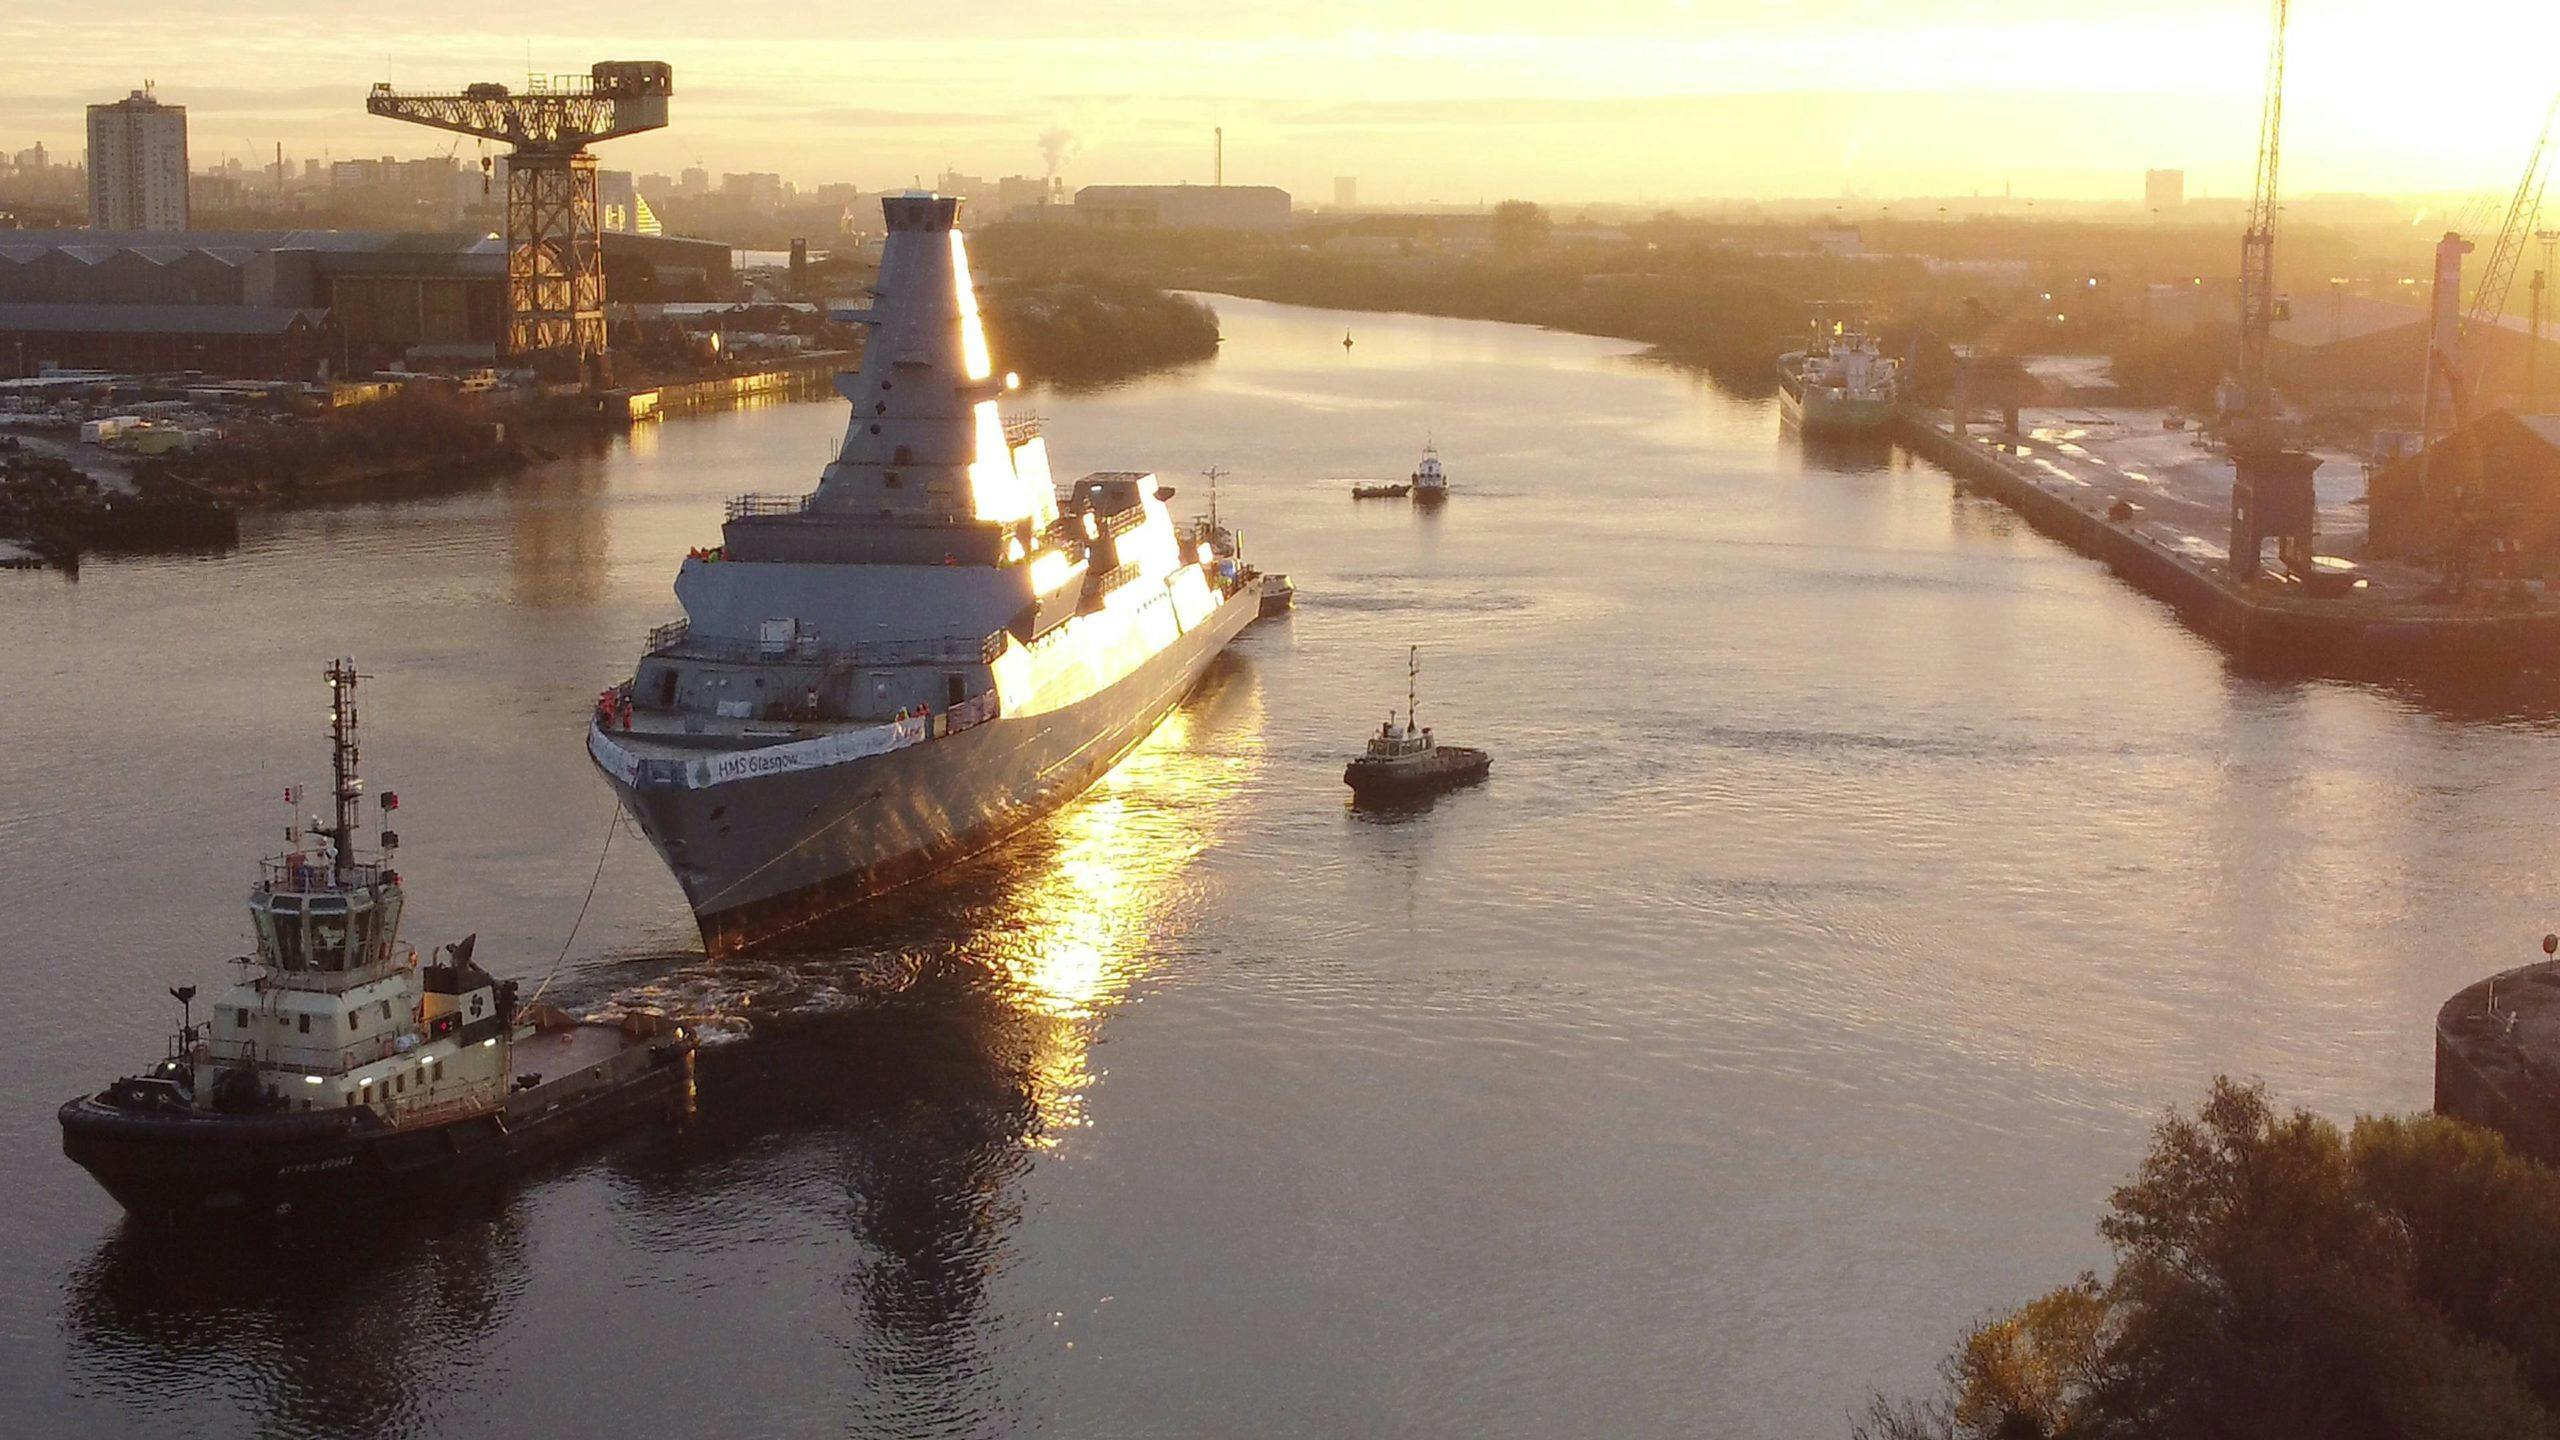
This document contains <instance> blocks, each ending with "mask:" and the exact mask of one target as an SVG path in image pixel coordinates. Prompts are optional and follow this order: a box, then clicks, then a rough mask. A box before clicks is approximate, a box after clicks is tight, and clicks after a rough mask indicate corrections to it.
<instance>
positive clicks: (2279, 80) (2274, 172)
mask: <svg viewBox="0 0 2560 1440" xmlns="http://www.w3.org/2000/svg"><path fill="white" fill-rule="evenodd" d="M2273 10H2274V16H2273V19H2274V26H2273V29H2274V32H2275V33H2274V38H2273V41H2272V42H2271V43H2270V44H2269V46H2268V49H2267V91H2266V98H2265V100H2264V102H2263V104H2262V105H2261V108H2260V110H2259V113H2258V178H2257V184H2256V186H2255V188H2254V190H2253V192H2252V194H2251V196H2250V200H2249V228H2248V230H2247V231H2246V232H2245V233H2244V234H2243V235H2242V236H2241V239H2240V408H2239V410H2238V411H2237V413H2235V414H2233V415H2231V416H2229V417H2228V423H2227V429H2226V431H2225V433H2226V435H2227V437H2228V439H2229V441H2230V449H2231V462H2232V476H2231V571H2230V573H2231V578H2232V579H2234V580H2236V581H2238V582H2239V583H2241V584H2243V585H2248V584H2252V583H2254V582H2255V581H2256V580H2257V579H2258V577H2259V575H2260V574H2262V573H2263V572H2264V566H2265V564H2266V542H2267V541H2269V540H2273V541H2275V542H2276V556H2277V559H2278V560H2279V561H2281V562H2282V563H2283V565H2284V566H2285V568H2286V569H2288V570H2290V571H2292V572H2293V573H2294V574H2296V575H2303V574H2307V573H2309V571H2310V570H2311V567H2312V548H2313V545H2314V543H2315V542H2316V540H2317V538H2318V529H2319V497H2318V494H2317V492H2316V491H2315V490H2314V489H2313V487H2312V482H2311V476H2312V472H2313V471H2315V470H2318V469H2319V468H2320V460H2319V457H2317V456H2314V455H2309V454H2306V453H2304V452H2302V451H2299V450H2295V449H2293V448H2291V447H2290V446H2288V445H2286V444H2285V429H2284V407H2283V405H2282V404H2281V403H2280V402H2279V401H2278V400H2277V398H2276V393H2275V385H2274V382H2273V381H2272V380H2271V379H2270V378H2269V377H2268V374H2267V352H2268V349H2269V346H2270V336H2271V334H2272V332H2273V331H2274V329H2275V327H2276V325H2277V324H2278V323H2280V322H2282V321H2284V320H2288V319H2291V318H2292V302H2291V301H2289V300H2287V299H2286V298H2285V297H2284V296H2282V295H2280V294H2278V293H2277V292H2276V220H2277V217H2278V216H2279V214H2281V212H2282V209H2283V206H2282V202H2281V200H2280V199H2279V197H2280V196H2281V195H2282V193H2283V191H2282V189H2281V187H2280V185H2279V183H2278V179H2279V171H2280V167H2281V162H2282V159H2283V155H2284V43H2285V29H2286V26H2287V24H2288V22H2289V21H2290V20H2291V18H2292V17H2291V5H2290V3H2289V0H2274V5H2273Z"/></svg>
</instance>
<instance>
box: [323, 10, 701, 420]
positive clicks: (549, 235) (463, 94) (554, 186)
mask: <svg viewBox="0 0 2560 1440" xmlns="http://www.w3.org/2000/svg"><path fill="white" fill-rule="evenodd" d="M674 93H675V69H674V67H673V66H670V65H667V64H665V63H663V62H661V61H656V60H607V61H602V62H599V63H598V64H596V65H594V66H592V67H590V68H589V70H588V72H587V73H586V74H584V75H555V76H537V77H535V78H533V79H532V80H530V81H528V82H527V84H526V87H525V89H524V90H523V91H522V92H521V93H518V92H514V91H511V90H509V89H508V88H507V87H506V86H504V85H498V84H487V83H483V84H476V85H467V86H464V87H463V88H462V89H461V90H459V91H436V92H423V93H421V92H409V91H399V90H394V89H392V88H391V86H390V85H389V84H388V83H385V84H380V85H376V86H374V87H373V91H372V93H371V94H369V95H367V96H366V97H365V102H364V108H365V109H366V110H367V111H368V112H370V113H372V114H375V115H380V116H383V117H385V118H386V119H391V120H404V121H407V122H408V123H410V124H412V125H426V126H431V127H433V128H435V129H438V130H450V131H454V132H457V133H459V134H463V135H472V136H477V137H479V138H481V139H483V140H498V141H503V142H505V143H506V145H507V146H508V147H509V148H508V152H507V333H506V346H505V353H506V354H508V355H509V356H512V357H515V358H518V359H526V360H530V359H534V358H536V357H540V356H543V355H561V356H567V357H570V358H572V359H574V360H575V362H576V363H577V366H578V368H579V370H580V371H581V372H582V373H592V366H593V363H594V360H595V357H597V356H599V355H601V354H602V353H603V351H604V347H605V323H604V245H603V240H602V238H601V232H600V230H599V229H598V226H597V221H598V218H599V213H600V207H599V206H598V204H597V200H596V157H595V156H594V155H593V154H592V153H591V152H589V150H588V149H587V147H588V146H590V145H593V144H596V143H598V142H600V141H605V140H613V139H618V138H620V137H622V136H625V135H634V134H638V133H639V132H641V131H643V130H655V129H658V128H660V127H661V126H663V125H665V124H666V123H667V97H668V96H670V95H672V94H674Z"/></svg>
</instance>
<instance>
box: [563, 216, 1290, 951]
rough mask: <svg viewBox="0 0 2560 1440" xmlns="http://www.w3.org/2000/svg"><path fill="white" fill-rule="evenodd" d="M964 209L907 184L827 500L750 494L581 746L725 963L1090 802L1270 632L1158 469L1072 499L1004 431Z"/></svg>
mask: <svg viewBox="0 0 2560 1440" xmlns="http://www.w3.org/2000/svg"><path fill="white" fill-rule="evenodd" d="M959 203H960V202H959V201H958V200H957V199H954V198H951V197H948V196H941V195H934V194H929V193H921V192H910V193H907V194H903V195H893V196H888V197H885V198H884V199H883V201H882V209H883V212H884V214H885V217H886V220H887V228H888V240H887V244H886V246H885V248H884V251H883V254H882V258H881V268H880V280H879V284H878V286H877V288H876V290H875V293H874V299H873V303H872V305H871V307H870V308H869V309H868V311H866V312H863V314H862V315H861V316H860V318H861V319H862V320H863V321H864V323H866V324H867V325H869V327H870V335H869V339H868V342H867V343H866V345H865V346H864V349H863V355H862V363H861V368H860V369H859V370H858V371H856V372H854V373H851V374H848V375H844V376H840V377H839V378H838V382H837V390H838V392H839V393H840V394H842V395H843V396H844V398H845V400H846V401H847V402H848V403H849V404H850V406H851V407H852V412H851V414H850V416H849V417H848V422H847V424H846V427H845V436H844V442H843V444H842V445H841V446H840V447H839V449H838V451H837V453H836V455H835V458H834V459H833V461H832V462H831V463H829V464H828V465H827V466H826V468H825V469H824V471H823V472H822V473H821V474H820V477H819V481H818V486H817V488H816V489H815V490H814V491H812V492H811V493H809V494H807V495H794V496H760V495H749V496H742V497H740V498H739V499H737V500H734V501H732V502H731V503H730V505H729V507H728V512H727V517H726V522H725V523H724V525H723V526H722V532H721V543H720V545H719V546H718V547H717V548H714V549H709V550H700V551H696V552H694V553H693V554H692V555H690V556H688V557H687V558H686V559H685V561H684V562H683V565H682V567H681V568H680V569H679V571H678V573H677V576H676V584H675V590H676V598H677V600H678V601H679V602H680V603H681V604H682V606H683V608H684V612H685V618H684V619H683V620H682V621H680V622H677V623H675V624H673V625H670V626H666V627H662V628H661V629H660V630H659V631H657V632H655V633H653V634H652V635H651V636H650V637H649V641H648V645H647V648H646V650H645V652H644V654H643V655H642V657H641V659H640V662H639V665H638V666H637V668H636V671H635V673H634V674H633V676H632V678H631V679H630V680H629V681H627V682H625V683H623V684H622V685H619V686H616V687H615V688H614V689H612V690H609V691H607V692H606V693H605V694H604V695H603V696H601V697H599V702H598V705H597V710H596V714H595V717H594V719H593V722H592V724H591V725H590V727H589V733H588V751H589V754H590V755H591V756H592V757H593V759H594V760H595V763H596V765H597V767H598V768H599V769H601V770H602V771H603V772H604V774H605V775H606V776H607V778H608V779H609V780H610V781H611V782H612V784H613V786H614V788H615V790H616V792H617V793H618V794H619V795H620V797H621V799H622V801H623V803H624V805H625V806H626V807H627V808H628V809H629V811H630V813H631V815H632V817H633V818H634V819H635V820H636V821H637V822H638V823H639V825H640V828H641V830H642V832H643V833H644V834H646V835H647V836H648V837H649V839H650V841H651V843H652V844H654V845H655V846H656V847H657V849H658V852H659V854H660V855H661V856H662V857H663V858H664V859H665V860H666V862H667V865H668V868H669V869H670V870H672V871H673V872H674V874H675V876H676V879H677V881H678V883H679V884H680V885H681V886H682V888H683V890H684V892H685V896H686V899H687V900H688V901H689V902H690V903H691V905H692V907H693V910H694V912H695V915H696V916H697V918H698V919H699V921H700V923H701V926H702V931H703V935H704V938H705V940H706V942H707V943H708V944H709V945H710V946H711V948H713V949H714V950H715V951H719V950H726V949H733V948H737V947H739V946H743V945H748V944H753V943H755V942H758V941H761V940H764V939H767V938H770V937H772V936H774V935H776V934H779V933H781V932H784V931H787V930H790V929H793V928H796V927H797V926H799V925H801V924H803V923H805V922H806V921H808V920H810V919H812V918H815V917H816V916H819V915H822V914H826V913H829V912H831V911H833V910H836V909H839V908H842V907H843V906H845V905H847V904H850V903H853V902H855V901H858V900H861V899H864V898H867V897H869V896H871V895H875V894H877V893H879V892H880V891H883V890H886V889H890V888H893V887H895V886H897V885H901V884H904V883H906V882H908V881H911V880H914V879H917V878H919V877H921V876H923V875H925V874H928V873H930V872H931V871H933V870H934V869H936V868H938V867H940V866H941V865H943V864H946V863H948V862H949V861H951V860H953V859H955V858H958V857H959V856H962V855H965V854H968V853H972V852H974V851H976V850H980V849H983V848H985V847H986V846H987V845H989V844H992V843H993V842H994V841H995V840H996V839H999V838H1001V837H1002V836H1003V835H1005V834H1007V833H1010V832H1011V831H1012V830H1014V829H1017V828H1019V827H1020V826H1021V825H1022V824H1024V823H1027V822H1028V821H1029V820H1031V819H1033V818H1036V817H1037V816H1038V815H1040V814H1043V813H1046V811H1048V810H1049V809H1052V808H1054V807H1055V806H1056V805H1058V804H1060V803H1063V801H1065V800H1066V799H1068V798H1070V797H1072V796H1073V795H1074V794H1076V793H1077V792H1079V791H1081V790H1082V789H1083V788H1084V787H1085V786H1086V785H1087V784H1089V783H1091V781H1092V780H1093V779H1094V778H1096V777H1097V776H1099V775H1100V774H1101V773H1102V772H1103V771H1104V770H1105V769H1107V768H1109V766H1110V765H1111V764H1112V763H1113V762H1115V761H1116V760H1117V759H1118V758H1119V757H1120V756H1121V755H1122V754H1123V753H1125V752H1126V751H1127V750H1128V749H1129V748H1130V747H1131V746H1132V745H1134V744H1136V743H1137V741H1139V740H1140V739H1143V738H1144V737H1145V736H1146V734H1147V733H1148V732H1149V731H1151V730H1153V729H1154V727H1155V725H1156V723H1157V722H1158V721H1159V720H1161V719H1162V718H1163V716H1164V714H1165V712H1166V711H1167V710H1169V709H1170V708H1171V707H1172V706H1173V705H1174V704H1175V703H1176V702H1177V701H1179V700H1180V699H1181V698H1182V697H1183V696H1184V695H1185V694H1187V693H1188V692H1189V690H1190V689H1191V687H1192V685H1193V684H1194V682H1196V681H1197V679H1198V678H1199V674H1200V671H1201V669H1202V667H1203V666H1205V665H1206V664H1207V662H1208V660H1209V658H1210V657H1211V656H1213V655H1215V654H1216V653H1217V652H1218V651H1219V650H1220V649H1221V648H1223V647H1224V646H1225V645H1226V643H1227V641H1228V640H1230V639H1232V638H1233V637H1234V635H1235V634H1236V632H1237V631H1238V630H1240V629H1242V628H1243V626H1244V625H1245V624H1246V623H1247V622H1248V621H1250V620H1251V619H1253V618H1254V616H1255V613H1256V611H1257V609H1258V584H1257V581H1256V577H1255V576H1254V575H1253V573H1252V572H1251V571H1250V570H1249V569H1245V568H1242V567H1240V566H1238V565H1237V564H1235V563H1234V557H1233V556H1231V555H1224V556H1222V555H1221V554H1219V553H1218V550H1217V545H1216V540H1215V538H1214V537H1211V536H1193V537H1188V538H1186V537H1183V536H1180V535H1179V534H1178V533H1177V531H1176V529H1175V526H1174V522H1173V519H1172V516H1171V515H1170V513H1169V512H1168V511H1167V510H1166V508H1165V502H1166V501H1167V500H1168V499H1170V498H1171V497H1172V494H1173V492H1172V490H1171V489H1170V488H1167V487H1164V486H1161V485H1159V484H1158V482H1157V480H1156V477H1155V476H1153V475H1152V474H1148V473H1144V472H1136V471H1105V472H1100V473H1096V474H1090V475H1086V476H1085V477H1083V478H1082V479H1080V480H1078V481H1076V482H1075V483H1074V484H1073V485H1072V486H1071V487H1068V489H1067V490H1066V491H1065V494H1064V498H1063V500H1062V499H1061V497H1060V493H1059V491H1058V489H1057V487H1056V485H1055V483H1054V481H1053V480H1052V478H1051V475H1050V470H1049V458H1048V451H1047V446H1046V442H1045V441H1044V439H1043V438H1042V436H1041V434H1040V432H1039V427H1038V425H1037V424H1036V422H1025V421H1007V420H1006V419H1005V418H1004V416H1003V414H1002V412H1001V410H1000V408H999V406H998V404H997V400H998V397H999V396H1000V395H1001V394H1003V393H1004V391H1005V389H1006V382H1005V381H1004V380H1002V379H999V378H998V376H997V374H996V372H995V367H994V360H993V357H992V356H991V355H990V354H989V353H988V348H987V339H986V332H985V329H984V327H983V325H982V324H981V323H980V320H979V315H978V306H977V298H976V293H975V290H974V289H973V287H972V285H971V281H970V276H969V264H968V252H967V246H966V242H965V240H964V238H963V236H962V234H961V232H960V230H959V229H958V218H959Z"/></svg>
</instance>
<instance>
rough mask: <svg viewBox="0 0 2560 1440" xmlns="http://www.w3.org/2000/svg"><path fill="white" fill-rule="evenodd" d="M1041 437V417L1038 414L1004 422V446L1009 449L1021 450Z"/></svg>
mask: <svg viewBox="0 0 2560 1440" xmlns="http://www.w3.org/2000/svg"><path fill="white" fill-rule="evenodd" d="M1039 438H1040V417H1039V416H1037V415H1033V416H1031V417H1029V418H1028V419H1023V420H1007V421H1006V422H1004V448H1006V449H1007V450H1019V449H1021V448H1022V447H1023V446H1025V445H1028V444H1030V443H1031V442H1032V441H1034V440H1037V439H1039Z"/></svg>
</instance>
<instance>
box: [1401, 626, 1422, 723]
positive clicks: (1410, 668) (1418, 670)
mask: <svg viewBox="0 0 2560 1440" xmlns="http://www.w3.org/2000/svg"><path fill="white" fill-rule="evenodd" d="M1421 688H1422V647H1421V646H1419V645H1408V646H1406V647H1405V654H1404V733H1406V734H1407V735H1410V734H1412V733H1413V729H1414V724H1415V720H1414V711H1415V707H1414V692H1415V691H1417V690H1419V689H1421Z"/></svg>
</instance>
